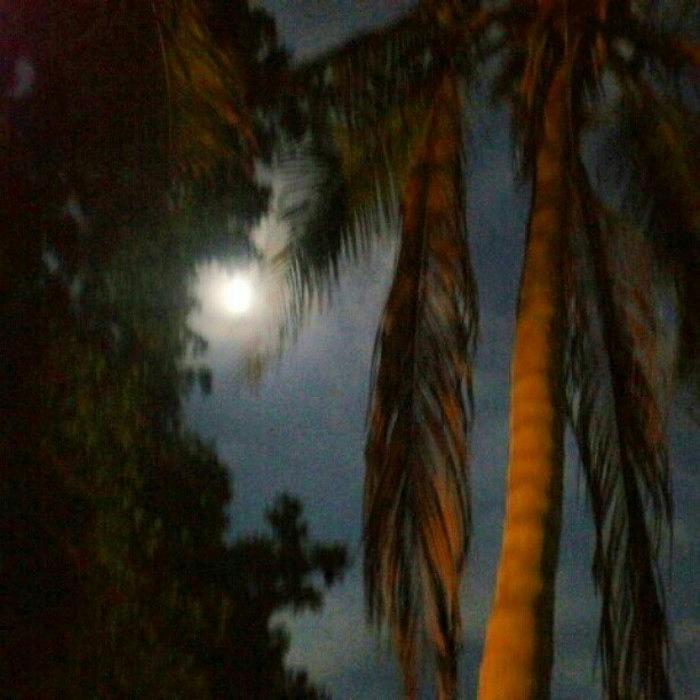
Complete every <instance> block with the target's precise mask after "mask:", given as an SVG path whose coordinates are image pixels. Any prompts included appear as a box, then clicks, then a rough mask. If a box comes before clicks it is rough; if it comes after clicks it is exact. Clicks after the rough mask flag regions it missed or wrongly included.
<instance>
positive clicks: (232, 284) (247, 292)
mask: <svg viewBox="0 0 700 700" xmlns="http://www.w3.org/2000/svg"><path fill="white" fill-rule="evenodd" d="M252 303H253V287H252V285H251V284H250V282H249V281H248V280H247V279H244V278H243V277H234V278H233V279H232V280H230V281H229V282H228V283H227V284H226V288H225V290H224V304H225V305H226V308H227V309H228V310H229V311H230V312H231V313H232V314H244V313H245V312H246V311H248V310H249V309H250V306H251V304H252Z"/></svg>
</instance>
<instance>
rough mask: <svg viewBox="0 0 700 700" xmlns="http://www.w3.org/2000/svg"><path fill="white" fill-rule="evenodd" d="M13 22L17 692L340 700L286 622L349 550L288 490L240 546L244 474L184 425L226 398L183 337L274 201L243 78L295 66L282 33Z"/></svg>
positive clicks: (143, 9) (54, 13)
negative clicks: (224, 263)
mask: <svg viewBox="0 0 700 700" xmlns="http://www.w3.org/2000/svg"><path fill="white" fill-rule="evenodd" d="M188 13H189V14H188ZM0 21H1V22H2V23H3V25H2V32H3V34H5V33H6V32H7V33H8V34H9V36H11V37H17V38H18V39H17V41H16V43H15V44H12V43H11V42H9V43H8V46H9V48H7V47H6V46H5V45H4V44H3V51H5V49H6V48H7V50H8V51H9V55H7V56H3V65H2V70H3V74H2V85H1V90H0V94H1V95H2V97H1V98H0V99H1V100H2V102H1V103H0V118H1V119H2V134H1V135H0V139H1V140H0V149H1V150H2V156H1V157H2V162H3V167H2V171H1V172H0V191H1V195H0V202H1V203H0V208H1V209H0V216H2V221H3V227H4V228H3V235H2V237H1V241H2V242H1V244H0V245H1V246H2V247H1V248H0V277H1V282H0V284H1V285H2V289H0V318H1V319H2V323H1V324H0V326H1V327H2V328H1V330H0V333H1V334H2V335H1V338H0V339H1V345H2V348H3V359H4V360H5V361H4V362H3V363H0V364H1V365H2V366H1V367H0V393H1V394H2V397H3V400H2V406H1V414H0V417H1V419H2V420H1V421H0V422H1V423H2V427H1V428H0V430H1V431H2V432H1V433H0V450H1V453H0V458H1V463H2V473H3V479H2V492H1V497H2V502H3V512H2V515H0V532H1V533H2V535H1V539H2V542H3V551H2V579H3V594H2V605H1V608H0V615H1V617H2V623H3V624H2V629H3V633H2V634H3V640H2V641H3V649H4V650H5V653H4V654H3V658H2V662H1V665H0V676H1V678H2V687H3V692H4V693H8V694H9V695H11V696H12V697H17V698H32V697H47V696H51V697H53V696H55V695H60V696H61V697H76V698H77V697H120V696H130V697H131V696H135V697H173V698H178V697H187V698H191V697H195V698H207V697H212V698H213V697H216V698H220V697H231V698H250V697H270V698H318V697H326V696H325V694H324V693H323V692H322V691H320V690H318V689H316V688H314V686H313V685H311V683H310V682H309V680H308V678H307V676H306V674H305V673H304V672H303V671H290V670H288V669H287V668H285V666H284V655H285V651H286V648H287V645H288V639H287V635H286V632H285V631H284V629H283V628H281V627H276V628H271V627H270V624H269V623H270V618H271V616H272V615H273V614H274V613H275V612H278V611H280V610H283V609H285V608H290V609H294V610H299V609H304V608H312V609H316V608H318V607H319V606H320V605H321V603H322V599H323V596H322V590H323V588H327V587H329V586H331V585H333V584H334V583H335V582H337V580H339V578H340V577H341V576H342V574H343V571H344V569H345V567H346V565H347V560H346V554H345V549H344V547H342V546H341V545H332V544H324V543H319V542H316V541H314V540H312V539H311V538H310V537H309V535H308V533H307V531H306V525H305V522H304V519H303V511H302V507H301V504H300V503H299V502H298V501H297V500H295V499H293V498H291V497H288V496H285V497H282V498H281V499H280V500H279V501H278V502H276V504H275V505H274V507H273V509H272V510H271V511H270V513H269V514H268V521H269V523H270V525H271V529H272V532H271V534H269V535H259V536H256V537H254V538H252V537H251V538H248V539H244V540H240V541H233V542H227V541H225V535H226V532H227V528H228V522H227V517H226V508H227V507H228V504H229V501H230V499H231V486H230V479H229V474H228V468H227V467H226V466H225V465H224V464H223V463H222V462H221V461H220V460H219V458H218V457H217V455H216V453H215V451H214V450H213V448H211V447H210V446H208V445H205V444H204V443H203V442H202V441H201V440H200V439H199V438H198V437H197V436H195V435H192V434H191V433H189V432H188V431H187V430H186V429H185V427H184V426H183V417H182V401H183V397H184V396H185V394H186V392H187V391H188V390H190V389H191V388H192V385H193V383H195V382H199V383H200V384H201V385H202V387H203V388H206V387H207V385H208V384H210V382H211V377H210V375H209V374H208V373H207V370H206V368H205V367H202V366H199V365H198V364H197V363H198V359H197V356H198V354H201V350H202V349H203V346H204V341H203V339H201V338H198V337H197V336H196V335H194V334H193V333H192V332H191V331H190V330H189V329H188V326H187V318H188V314H189V312H190V310H191V308H192V299H191V297H190V292H189V283H190V281H191V279H192V276H193V274H194V268H195V265H196V263H197V262H199V261H201V260H202V259H206V258H208V257H210V256H212V255H214V254H222V253H225V252H227V251H229V250H231V249H232V248H234V247H235V246H240V245H241V242H242V241H243V240H244V235H243V234H244V229H245V223H246V222H249V221H251V220H253V219H254V218H255V217H256V216H258V215H259V214H260V212H261V211H262V209H263V207H264V204H265V200H266V193H265V192H264V191H262V190H261V189H260V188H258V187H257V185H255V183H254V182H253V180H252V178H251V175H250V170H251V163H252V156H253V153H254V152H255V149H262V148H263V147H264V146H265V139H266V136H265V133H266V130H269V127H268V126H267V125H266V124H265V123H264V122H263V121H262V120H260V119H257V118H256V117H255V110H256V108H257V107H256V105H255V104H254V101H253V100H252V96H253V95H255V94H258V93H257V91H255V90H253V83H250V84H248V83H246V81H258V80H261V79H262V77H261V76H263V75H265V74H266V71H268V70H269V68H270V65H268V64H269V61H268V58H269V56H275V57H276V58H274V60H273V61H272V64H274V63H275V61H277V62H279V61H280V60H281V59H280V55H282V56H283V54H280V52H279V50H278V49H277V47H276V45H275V39H274V31H273V29H274V28H273V25H272V23H271V20H270V18H269V17H267V16H266V15H264V13H262V12H261V11H259V10H250V9H249V8H248V6H247V4H246V3H243V2H240V3H235V4H232V3H216V2H206V3H197V4H193V3H189V2H185V1H184V0H183V2H167V3H150V2H127V3H107V4H105V3H100V2H94V3H93V2H88V3H83V4H82V5H81V12H80V13H76V12H75V11H74V8H72V7H69V6H67V5H66V4H65V3H63V2H58V1H54V0H44V1H42V2H32V3H17V4H16V6H14V7H13V8H12V9H11V10H8V11H7V12H6V13H4V14H3V15H2V18H0ZM231 23H233V25H234V26H235V29H236V32H239V33H240V35H241V37H244V39H245V41H243V39H241V40H238V39H237V40H235V41H233V40H232V38H231V36H230V35H229V29H230V28H231ZM6 25H7V26H6ZM217 32H218V33H217ZM202 35H206V37H207V38H206V41H205V43H204V44H203V45H198V49H197V51H195V52H194V53H193V52H192V51H191V50H190V48H191V47H190V45H189V44H188V41H190V39H191V38H192V36H200V37H201V36H202ZM239 38H240V37H239ZM263 45H265V46H269V50H268V51H267V53H266V52H264V51H258V49H259V48H260V47H261V46H263ZM237 52H240V54H241V55H240V56H238V54H237ZM205 59H206V60H205ZM239 59H241V60H240V62H237V61H238V60H239ZM243 59H244V60H243ZM198 61H202V62H203V63H202V64H200V63H197V62H198ZM173 63H177V65H178V66H179V67H180V68H181V69H183V70H184V71H185V74H187V75H191V74H192V71H195V72H196V73H197V76H198V77H199V78H201V79H202V80H203V83H198V82H196V81H190V82H188V81H187V80H184V79H182V82H180V83H178V79H180V77H179V76H178V75H177V74H174V69H173V66H172V64H173ZM21 65H24V66H25V69H24V70H25V71H26V66H30V70H31V76H30V81H29V86H28V87H26V86H25V88H23V89H22V90H20V89H19V88H18V87H17V85H16V82H17V80H19V78H18V70H19V68H18V66H21ZM25 77H26V76H25ZM234 78H235V80H234ZM243 84H246V85H247V87H246V89H245V90H244V88H243V87H242V85H243ZM224 87H225V89H224ZM188 88H192V90H191V91H188ZM205 106H207V107H208V108H209V111H207V109H205ZM202 115H204V116H202ZM193 133H194V134H196V135H197V138H198V139H199V140H198V141H197V142H196V148H195V147H194V146H195V144H193V142H192V141H187V144H185V140H187V139H190V138H191V136H192V134H193ZM183 134H184V135H183ZM204 143H206V145H207V148H206V149H205V148H204V145H203V144H204ZM185 145H187V146H192V148H193V149H194V150H193V151H189V150H187V149H185ZM234 156H235V157H234ZM212 183H216V184H217V187H216V188H215V187H212V186H211V184H212ZM227 185H228V186H227ZM222 192H225V194H226V198H225V201H222V200H224V197H223V196H222ZM229 219H230V221H229ZM222 220H223V223H222ZM202 222H206V223H208V224H209V226H206V225H203V223H202ZM223 224H226V225H223ZM222 230H223V231H224V232H225V235H222V234H221V233H220V232H221V231H222Z"/></svg>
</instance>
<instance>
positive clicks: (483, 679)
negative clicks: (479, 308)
mask: <svg viewBox="0 0 700 700" xmlns="http://www.w3.org/2000/svg"><path fill="white" fill-rule="evenodd" d="M565 88H566V71H565V68H564V67H560V68H559V69H558V70H557V72H556V74H555V76H554V78H553V80H552V83H551V84H550V86H549V90H548V94H547V98H546V103H545V111H544V128H543V135H542V140H541V142H540V145H539V149H538V153H537V158H536V165H535V177H534V187H533V195H532V204H531V210H530V222H529V230H528V240H527V246H526V251H525V260H524V266H523V273H522V279H521V287H520V299H519V303H518V312H517V321H516V329H515V346H514V356H513V364H512V369H511V419H510V455H509V465H508V494H507V504H506V516H505V525H504V534H503V545H502V550H501V561H500V564H499V569H498V579H497V584H496V595H495V599H494V603H493V609H492V611H491V617H490V619H489V623H488V627H487V632H486V640H485V647H484V656H483V659H482V664H481V671H480V677H479V697H480V698H481V700H492V699H493V698H503V699H504V700H505V699H508V700H514V699H518V700H520V699H521V698H522V699H525V698H528V699H529V698H547V697H549V679H550V671H551V666H552V660H553V618H554V583H555V578H556V570H557V560H558V555H559V533H560V530H561V507H562V471H563V461H564V455H563V434H564V402H563V396H562V394H563V385H562V359H563V344H564V311H565V309H564V290H563V282H564V279H563V264H564V252H565V248H566V230H567V216H566V212H567V189H568V188H567V185H566V172H567V168H566V160H567V144H568V143H569V141H568V138H567V133H568V123H567V103H566V90H565Z"/></svg>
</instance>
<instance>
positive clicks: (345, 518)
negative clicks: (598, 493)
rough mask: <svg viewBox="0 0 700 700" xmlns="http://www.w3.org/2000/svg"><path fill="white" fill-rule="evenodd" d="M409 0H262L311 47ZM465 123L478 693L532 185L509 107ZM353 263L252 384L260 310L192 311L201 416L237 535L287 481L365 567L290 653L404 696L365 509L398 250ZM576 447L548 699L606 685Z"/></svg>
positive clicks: (685, 660) (681, 521)
mask: <svg viewBox="0 0 700 700" xmlns="http://www.w3.org/2000/svg"><path fill="white" fill-rule="evenodd" d="M410 4H411V3H408V2H403V3H402V2H386V3H380V2H377V1H376V0H371V1H370V0H366V1H365V2H350V1H349V0H348V1H346V2H340V1H338V2H331V1H322V0H316V1H313V0H303V1H297V2H273V1H272V0H266V2H264V5H265V7H267V8H268V9H269V10H270V11H271V12H273V13H274V14H275V16H276V17H277V19H278V28H279V31H280V34H281V36H282V38H283V41H284V42H285V43H287V45H288V46H289V47H290V48H292V49H295V50H296V52H297V54H300V55H302V56H308V55H309V54H311V53H313V52H314V51H317V50H320V49H325V48H328V47H330V46H332V45H334V44H336V43H337V42H338V41H340V40H341V39H342V38H343V37H346V36H348V35H349V34H351V33H352V32H353V31H356V30H357V29H362V28H368V27H370V26H372V25H373V24H381V23H382V22H385V21H386V20H387V19H389V18H391V17H392V16H396V14H397V13H399V12H400V11H402V9H405V7H407V6H409V5H410ZM469 121H470V123H471V124H472V136H471V143H470V149H469V160H470V176H469V179H468V201H469V226H470V231H471V246H472V251H473V255H474V264H475V267H476V272H477V277H478V282H479V285H480V299H481V317H482V327H481V340H480V344H479V351H478V356H477V374H476V387H475V390H476V410H477V415H476V424H475V430H474V435H473V464H472V470H473V479H472V487H473V498H474V527H475V532H474V540H473V546H472V551H471V553H470V557H469V561H468V568H467V574H466V576H465V582H464V586H463V591H464V595H463V615H464V619H465V653H464V658H463V661H462V674H463V685H462V696H463V697H468V698H472V697H475V679H476V673H477V667H478V658H479V655H480V648H481V639H482V635H483V625H484V621H485V619H486V615H487V612H488V608H489V606H490V595H491V590H492V587H493V581H494V575H495V567H496V563H497V556H498V551H499V547H500V536H501V522H502V518H503V493H504V485H505V470H506V457H507V435H508V413H507V412H508V379H509V378H508V371H509V356H510V348H511V339H512V327H513V318H514V304H515V295H516V290H517V283H518V276H519V266H520V262H521V253H522V243H523V237H524V231H525V225H526V213H527V200H528V195H527V192H526V191H525V189H520V188H516V187H514V186H513V184H512V177H513V176H512V166H511V158H510V156H511V152H510V147H509V135H508V126H509V122H508V117H507V114H506V113H505V112H504V111H503V110H501V111H495V112H494V111H493V110H492V109H489V110H486V109H485V108H479V107H475V108H473V109H471V110H470V115H469ZM272 218H274V217H272ZM267 223H268V225H269V224H270V222H269V221H268V222H267ZM346 268H347V270H346V272H345V273H344V274H343V275H342V276H341V282H340V286H339V288H338V290H337V293H336V295H335V303H334V304H333V307H332V309H331V310H330V311H327V312H326V313H324V314H322V315H320V316H316V317H314V318H313V319H312V320H311V322H310V323H309V326H308V328H307V329H306V331H305V333H304V334H303V336H302V337H301V339H300V341H299V342H298V344H297V345H295V346H294V347H293V348H291V349H290V350H289V352H287V353H286V355H285V356H284V357H283V358H282V360H281V361H280V362H279V364H277V365H276V366H274V367H273V368H272V369H271V370H270V372H269V373H268V374H267V375H266V376H265V378H264V379H263V381H262V383H261V385H260V386H259V387H257V388H255V389H253V388H251V387H249V386H247V385H246V384H245V383H243V382H241V381H240V376H239V374H238V372H237V369H238V363H239V362H240V358H241V353H242V352H243V351H244V347H245V343H246V342H247V340H248V339H249V338H250V337H251V335H254V333H255V330H256V327H257V326H260V325H262V324H261V322H260V319H259V318H258V316H257V315H256V313H255V312H253V313H251V314H250V315H248V316H242V317H237V318H233V317H230V316H226V315H225V314H223V313H222V312H221V310H220V309H217V308H216V305H215V303H214V301H213V299H212V295H210V294H209V295H207V294H206V293H205V292H203V298H202V303H203V309H202V313H201V314H200V315H199V316H198V317H196V318H195V319H194V323H195V325H196V326H197V327H198V328H199V329H200V330H202V331H203V332H204V333H205V335H207V336H208V337H209V340H210V350H209V354H208V357H207V360H208V362H209V363H210V365H211V366H212V368H213V371H214V393H213V395H212V396H211V397H209V398H202V397H199V396H197V397H193V399H192V400H191V402H190V405H189V416H190V421H191V424H192V425H193V427H195V428H197V429H198V430H199V431H200V433H202V434H203V435H204V436H205V437H207V438H211V439H213V440H214V441H215V443H216V445H217V448H218V451H219V453H220V455H221V456H222V458H223V459H225V460H226V461H227V462H228V463H229V464H230V465H231V468H232V470H233V476H234V488H235V494H236V495H235V502H234V506H233V509H232V519H233V528H234V532H237V533H239V532H243V531H249V530H251V529H255V528H258V527H260V526H261V525H262V514H263V512H264V509H265V508H266V507H267V506H268V505H269V504H270V502H271V500H272V499H273V497H274V496H275V494H277V493H279V492H280V491H283V490H286V491H289V492H291V493H294V494H297V495H298V496H300V497H301V498H302V500H303V501H304V504H305V509H306V513H307V516H308V519H309V522H310V526H311V532H312V534H313V535H314V536H316V537H319V538H323V539H342V540H344V541H346V542H347V543H348V544H349V546H350V550H351V553H352V555H353V558H354V560H355V564H354V566H353V568H352V569H351V571H350V572H349V575H348V576H347V578H346V580H345V582H344V584H343V585H342V586H340V587H338V588H337V589H335V590H333V591H332V592H331V593H330V594H329V595H328V597H327V602H326V606H325V608H324V610H323V611H322V612H321V613H320V614H313V615H312V614H308V615H303V616H301V617H298V618H295V619H292V620H285V621H286V622H288V624H289V626H290V628H291V631H292V648H291V650H290V661H291V662H292V663H296V664H299V665H303V666H306V667H307V668H308V669H309V671H310V672H311V675H312V677H313V678H314V680H315V681H317V682H319V683H321V684H323V685H325V686H326V687H327V688H328V689H329V690H331V691H332V693H333V696H334V698H336V700H354V699H358V700H359V699H362V700H373V699H376V700H380V699H385V698H390V697H400V683H399V679H398V676H397V673H396V668H395V663H394V660H393V656H392V655H391V652H390V651H389V647H388V643H387V641H386V639H380V638H379V637H378V636H377V635H376V634H375V633H374V631H373V630H371V629H368V628H367V627H366V625H365V615H364V606H363V600H362V578H361V551H360V534H361V528H360V519H361V495H362V479H363V471H364V466H363V459H362V453H363V447H364V416H365V407H366V401H367V391H368V381H369V368H370V360H371V351H372V344H373V341H374V333H375V329H376V325H377V322H378V320H379V315H380V313H381V308H382V305H383V302H384V297H385V294H386V291H387V289H388V284H389V282H390V278H391V273H392V269H393V252H392V250H390V246H388V245H387V244H386V243H385V244H383V245H380V246H377V247H376V248H375V249H374V251H373V252H372V255H371V256H370V257H369V258H368V259H365V260H362V261H360V262H358V263H357V264H348V265H347V266H346ZM211 274H213V273H212V270H211V269H209V270H204V271H203V277H205V278H206V277H207V275H210V276H211ZM204 287H206V285H204ZM204 287H203V288H204ZM679 419H680V420H679V421H677V425H678V426H679V427H678V429H677V430H676V432H675V433H674V443H673V447H674V457H675V464H674V466H675V468H676V470H675V477H674V487H675V493H676V512H677V516H678V520H677V525H676V530H675V549H674V559H673V569H674V578H673V584H672V587H671V588H670V591H669V600H670V609H671V620H672V649H673V652H674V654H675V658H676V661H677V663H676V665H675V667H674V673H675V675H674V682H675V687H676V689H677V697H679V698H685V697H688V698H689V697H693V696H697V695H698V694H700V673H699V671H698V667H697V663H696V660H697V659H699V658H700V603H699V602H698V601H700V587H699V585H698V576H697V574H695V573H694V572H693V570H692V563H693V562H695V563H696V565H699V566H700V546H699V544H698V539H697V537H696V536H695V535H693V533H694V532H697V530H698V520H699V519H700V489H699V487H698V478H697V471H698V469H697V458H698V455H700V440H699V439H698V435H697V430H696V431H694V432H692V431H691V426H690V423H689V422H688V420H687V419H685V418H684V417H683V416H682V415H679ZM568 454H569V456H570V458H569V460H568V464H567V473H566V483H565V489H566V500H565V507H564V526H563V535H562V555H561V565H560V571H559V575H558V598H557V608H556V635H557V642H556V647H557V657H556V665H555V672H554V683H553V694H552V696H553V698H555V699H557V700H559V699H561V700H564V699H566V698H571V699H572V700H573V699H574V698H576V699H578V700H580V699H582V698H589V697H598V696H599V695H600V690H599V688H600V679H599V676H598V675H594V659H595V637H596V627H597V618H598V607H597V604H596V601H595V598H594V596H593V586H592V582H591V578H590V561H591V556H592V549H593V543H592V538H591V529H590V526H589V524H588V505H587V503H586V499H585V496H584V494H583V490H582V487H583V480H582V479H581V480H580V481H581V483H580V488H579V478H578V468H577V464H576V460H575V457H572V455H573V454H574V452H573V450H572V449H569V452H568ZM426 697H430V694H428V695H426Z"/></svg>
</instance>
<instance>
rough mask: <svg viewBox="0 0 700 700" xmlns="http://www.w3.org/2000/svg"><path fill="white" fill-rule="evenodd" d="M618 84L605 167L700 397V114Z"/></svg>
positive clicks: (683, 371) (682, 370)
mask: <svg viewBox="0 0 700 700" xmlns="http://www.w3.org/2000/svg"><path fill="white" fill-rule="evenodd" d="M622 85H623V91H622V94H621V101H620V106H619V109H618V113H617V125H618V126H617V128H616V130H615V131H614V133H613V135H612V137H611V138H610V143H609V144H608V153H609V154H610V159H611V160H610V162H611V164H612V165H613V166H615V172H616V174H618V176H619V180H621V181H622V183H623V187H624V205H625V210H626V213H627V215H628V216H630V217H631V218H632V219H633V221H634V222H635V224H636V225H638V226H639V227H640V228H641V229H642V230H643V231H644V232H645V234H646V237H647V239H648V240H649V241H651V242H652V244H653V246H654V251H655V255H656V258H657V260H658V261H659V263H660V264H661V266H662V267H663V268H664V269H665V271H666V273H667V275H668V279H669V281H670V283H671V284H672V286H673V287H674V288H675V294H676V302H677V313H678V324H679V325H678V339H679V344H678V369H679V379H680V380H681V382H684V383H686V384H687V385H688V386H689V388H691V390H692V391H693V393H694V394H695V396H696V398H700V285H698V284H697V280H698V276H699V275H700V115H698V114H697V113H693V112H691V111H690V110H689V109H687V108H686V107H685V106H684V105H683V104H680V103H679V102H678V101H676V100H674V99H672V98H663V97H660V96H658V95H656V94H655V93H654V92H653V91H652V90H651V88H650V87H649V86H648V85H646V84H644V83H643V82H641V80H640V79H637V81H636V84H635V85H633V84H631V83H630V82H628V81H625V82H623V84H622Z"/></svg>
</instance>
